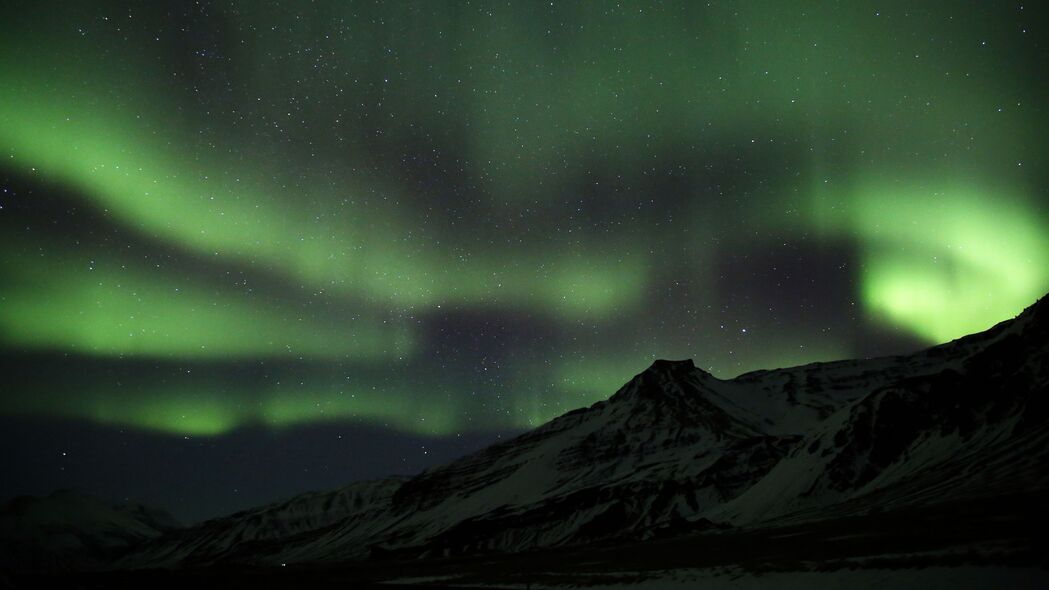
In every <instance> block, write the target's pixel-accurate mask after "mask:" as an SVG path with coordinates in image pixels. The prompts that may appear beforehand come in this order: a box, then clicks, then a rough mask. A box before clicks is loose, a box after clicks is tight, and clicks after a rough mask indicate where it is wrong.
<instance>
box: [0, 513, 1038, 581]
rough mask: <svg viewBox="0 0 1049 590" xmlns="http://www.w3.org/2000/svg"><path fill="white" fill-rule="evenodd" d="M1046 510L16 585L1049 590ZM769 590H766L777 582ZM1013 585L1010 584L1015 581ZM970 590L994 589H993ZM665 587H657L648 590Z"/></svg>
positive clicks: (886, 516) (879, 516)
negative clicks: (992, 584)
mask: <svg viewBox="0 0 1049 590" xmlns="http://www.w3.org/2000/svg"><path fill="white" fill-rule="evenodd" d="M1046 531H1049V505H1047V503H1046V502H1045V498H1044V497H1043V496H1041V495H1023V496H1009V497H1001V498H998V499H997V501H995V502H988V501H986V500H981V501H973V502H951V503H948V504H941V505H937V506H935V507H933V508H914V509H909V510H901V511H897V512H893V513H872V514H866V515H862V516H851V517H840V518H835V519H832V520H827V521H822V522H812V521H808V522H804V523H798V524H791V523H789V522H784V523H781V524H780V525H779V526H769V527H762V528H760V529H729V530H725V529H712V530H707V531H699V532H682V533H681V534H676V535H674V536H671V537H666V538H657V539H650V540H647V541H641V542H636V543H629V544H619V545H591V546H588V547H577V548H571V549H560V550H546V551H532V552H526V553H521V554H516V555H506V554H503V555H501V554H488V555H479V556H473V557H468V558H467V557H463V558H446V559H429V560H418V559H410V560H397V559H387V560H375V561H371V562H365V563H355V564H350V565H346V566H331V565H323V566H321V565H318V566H309V565H298V566H294V567H279V568H220V567H213V568H198V569H183V570H172V571H161V570H144V571H120V572H96V573H82V574H65V575H16V576H13V577H8V578H7V579H5V580H4V584H5V585H6V586H7V587H11V588H42V587H66V588H230V587H251V588H335V587H339V588H347V587H350V588H366V587H382V588H396V587H418V586H426V587H431V588H454V587H467V586H468V587H473V588H477V587H486V586H492V587H507V586H514V587H528V585H529V584H532V585H535V586H536V587H541V586H570V585H571V586H588V585H596V584H609V583H614V584H620V585H628V586H629V585H632V584H634V583H642V582H645V581H646V580H651V579H652V578H653V577H654V576H659V575H661V574H662V573H665V572H666V571H667V570H682V569H689V570H709V571H713V572H719V571H721V572H730V571H731V572H733V576H735V577H739V576H742V575H756V576H763V575H764V576H767V575H769V574H773V573H775V572H820V573H827V574H832V573H834V572H838V573H842V572H843V571H844V572H862V571H864V570H879V571H881V570H894V571H898V572H901V573H902V575H904V576H907V575H910V573H911V572H921V571H922V570H923V569H925V568H957V567H959V566H980V567H984V568H994V569H995V570H996V571H998V570H1000V571H1003V572H1005V571H1009V570H1014V571H1021V570H1022V571H1023V572H1025V573H1023V575H1022V576H1021V579H1024V580H1029V581H1030V584H1031V585H1030V586H1024V587H1034V588H1037V587H1049V586H1045V584H1047V583H1049V543H1047V536H1046ZM770 582H771V580H770ZM1003 583H1004V580H1003ZM1012 583H1015V577H1014V578H1013V579H1012ZM973 584H974V585H973V586H972V587H987V580H986V579H979V580H976V579H974V580H973ZM652 587H659V586H652Z"/></svg>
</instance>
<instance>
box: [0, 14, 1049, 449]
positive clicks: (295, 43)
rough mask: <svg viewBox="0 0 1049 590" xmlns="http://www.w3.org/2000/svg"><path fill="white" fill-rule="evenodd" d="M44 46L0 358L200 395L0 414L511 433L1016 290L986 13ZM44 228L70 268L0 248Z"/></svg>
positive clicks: (1040, 260)
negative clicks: (660, 364)
mask: <svg viewBox="0 0 1049 590" xmlns="http://www.w3.org/2000/svg"><path fill="white" fill-rule="evenodd" d="M60 12H61V13H60V14H53V11H50V10H48V9H47V7H45V6H42V5H40V6H38V5H34V4H32V3H24V4H21V5H20V6H19V10H17V11H12V13H13V14H15V16H14V17H13V18H10V19H8V20H7V21H6V22H4V23H3V24H0V31H2V35H0V80H2V82H3V83H2V84H0V155H2V156H3V164H2V167H3V168H2V170H3V171H4V175H5V176H4V178H6V179H7V180H5V181H4V187H5V193H4V195H3V201H2V203H0V204H3V206H4V209H3V210H0V214H2V215H4V216H5V217H6V219H4V226H3V230H2V231H3V234H2V235H0V243H2V245H3V248H4V250H3V254H2V255H0V347H2V350H3V351H4V352H5V354H8V355H28V356H29V357H32V358H35V357H33V355H73V356H83V357H89V360H90V362H96V363H99V364H100V365H105V366H107V367H110V366H113V367H122V366H124V365H125V364H127V363H131V362H136V363H146V366H147V367H148V366H151V365H148V363H150V362H155V363H159V364H163V365H164V366H165V367H167V366H169V365H172V364H176V365H179V366H183V365H184V366H185V367H189V368H192V367H194V366H205V365H206V366H207V367H211V368H210V369H209V372H208V373H207V374H208V375H211V377H210V378H200V377H194V376H192V373H190V374H189V375H188V376H187V375H185V374H183V375H181V376H179V375H178V374H169V372H167V371H168V370H167V369H164V371H160V370H157V369H148V368H147V369H141V371H142V374H141V375H138V376H137V377H136V378H135V380H134V381H135V382H134V384H133V385H128V384H126V383H125V384H123V385H118V383H117V382H116V380H114V379H113V378H112V377H111V376H107V375H108V373H107V372H106V371H99V372H97V373H93V374H92V376H91V377H90V378H85V379H86V382H84V383H78V384H74V383H72V382H70V381H67V380H60V381H51V380H49V378H48V377H47V376H38V377H33V378H32V379H28V380H26V381H25V382H23V383H18V384H17V386H12V387H8V388H5V389H7V391H4V392H3V394H2V396H0V413H5V414H11V415H19V416H21V415H34V416H54V417H62V418H72V419H77V420H88V421H93V422H97V423H99V424H106V425H115V426H120V427H124V426H127V427H133V428H140V429H146V430H155V431H158V432H163V433H169V434H178V435H197V436H200V435H220V434H226V433H230V432H233V431H236V430H237V429H238V428H242V427H264V428H274V429H280V428H286V427H290V426H297V425H305V424H313V423H318V422H337V421H346V422H348V423H355V422H364V423H369V424H375V425H381V426H383V427H388V428H391V429H394V430H396V431H400V432H411V433H415V434H423V435H427V436H447V435H451V434H453V433H458V432H463V431H479V430H485V429H519V428H525V427H531V426H535V425H537V424H540V423H542V422H543V421H545V420H548V419H549V418H551V417H553V416H556V415H558V414H560V413H562V412H564V411H567V410H570V409H573V408H575V407H579V406H582V405H586V404H589V403H593V402H594V401H596V400H599V399H603V398H606V397H608V396H609V395H611V394H612V393H613V392H614V391H615V389H616V388H617V387H618V386H619V385H621V384H622V383H623V382H624V381H626V380H627V379H629V377H630V376H632V375H633V374H635V373H637V372H639V371H640V370H642V369H643V368H644V367H645V366H646V365H647V364H648V363H649V362H651V360H652V359H653V358H657V357H690V358H695V359H696V362H697V364H698V365H699V366H702V367H705V368H707V369H709V370H711V371H712V372H714V373H715V374H716V375H718V376H721V377H729V376H732V375H735V374H738V373H740V372H743V371H747V370H752V369H758V368H770V367H773V366H787V365H792V364H800V363H805V362H812V361H822V360H835V359H839V358H847V357H850V356H855V355H862V354H870V353H872V352H877V353H881V354H884V353H888V352H903V351H905V349H906V347H907V346H910V347H914V346H918V345H931V344H936V343H940V342H945V341H948V340H951V339H953V338H957V337H960V336H963V335H965V334H968V333H971V332H974V331H979V330H983V329H986V328H988V327H990V326H991V325H993V324H994V323H996V322H998V321H1001V320H1004V319H1008V318H1010V317H1012V316H1014V315H1016V314H1017V313H1018V312H1020V311H1021V310H1022V309H1023V308H1024V307H1025V306H1026V305H1029V304H1030V303H1032V302H1034V301H1035V300H1036V299H1037V298H1038V297H1040V296H1041V295H1043V294H1044V293H1045V292H1046V291H1047V290H1049V205H1047V202H1049V199H1047V198H1046V197H1047V188H1049V187H1047V184H1046V183H1047V177H1046V176H1045V174H1044V172H1041V171H1043V170H1045V169H1046V166H1047V164H1049V151H1047V150H1046V148H1045V141H1044V138H1045V137H1046V133H1047V131H1049V129H1047V128H1046V121H1049V116H1047V113H1045V112H1044V107H1043V106H1042V105H1045V104H1049V101H1047V100H1046V99H1047V98H1049V97H1046V95H1045V92H1046V91H1045V88H1044V87H1042V85H1040V84H1038V83H1037V80H1038V79H1039V77H1040V76H1042V75H1043V70H1041V69H1040V67H1041V66H1042V65H1044V64H1041V63H1040V62H1039V56H1040V55H1041V54H1040V53H1039V51H1038V47H1037V43H1036V40H1035V37H1036V36H1037V35H1038V34H1039V32H1038V31H1036V30H1033V29H1032V30H1029V29H1028V28H1026V25H1025V24H1024V23H1025V22H1026V20H1025V19H1026V16H1025V14H1024V13H1023V9H1022V8H1017V7H1010V8H1008V9H1007V10H1004V11H1003V10H1002V9H1000V8H995V9H992V8H990V7H979V6H977V7H974V6H972V5H971V4H957V5H951V3H945V4H944V5H943V6H940V5H937V7H936V8H933V7H925V8H916V7H913V6H912V5H911V3H909V2H889V3H885V4H884V5H882V6H881V7H880V8H879V9H877V10H875V9H871V8H867V7H861V6H859V5H852V4H849V3H846V5H845V6H839V5H835V6H833V7H831V6H827V5H825V4H823V3H808V2H803V3H783V2H741V3H732V2H729V3H724V4H722V5H719V6H716V7H713V8H710V7H704V6H700V5H698V3H697V4H695V5H694V4H693V3H681V4H679V5H676V6H675V5H672V6H660V7H655V6H650V5H649V4H646V3H640V4H628V5H626V6H622V7H617V6H614V5H612V4H604V3H583V4H576V5H572V4H565V5H561V4H560V3H558V4H557V5H549V6H548V5H546V4H543V5H540V4H530V3H518V4H511V5H510V6H506V5H491V6H488V5H483V6H459V5H456V4H438V3H433V4H431V3H421V4H416V3H393V4H380V5H377V6H376V5H371V4H367V5H365V4H357V3H340V2H333V3H322V5H321V6H320V7H317V8H316V9H314V10H313V11H312V12H311V13H309V14H301V13H296V12H295V11H294V10H293V9H292V8H275V7H269V6H264V5H262V4H260V3H253V2H245V3H241V2H229V3H215V4H212V3H204V7H203V8H200V9H199V12H196V13H193V14H190V15H188V16H187V15H183V17H182V18H181V19H175V20H174V21H172V19H171V18H170V15H169V14H167V13H166V12H165V11H164V10H161V9H160V8H154V7H152V6H151V5H148V4H147V5H131V6H130V7H129V6H128V5H124V4H121V3H104V4H101V5H100V4H93V3H72V4H71V5H70V6H69V7H68V8H67V9H64V10H62V11H60ZM1041 34H1044V32H1042V33H1041ZM6 187H12V191H13V190H14V188H18V189H19V190H18V191H17V192H18V194H17V196H9V193H7V192H6ZM26 187H29V188H28V189H27V188H26ZM29 189H32V190H29ZM45 202H51V203H58V204H57V205H54V204H52V205H49V206H50V207H52V208H53V210H55V211H62V212H63V213H62V214H63V215H64V214H66V213H65V212H68V211H73V210H74V209H75V210H78V211H79V210H83V211H90V212H92V215H94V217H92V218H91V219H102V220H104V222H105V224H106V228H105V232H101V231H98V232H95V231H94V228H88V229H87V230H83V228H81V229H82V233H83V235H82V236H81V235H79V234H78V236H72V235H68V234H63V233H59V232H58V230H53V229H49V226H48V225H47V224H45V223H37V222H30V221H23V220H22V219H20V218H19V217H18V215H20V214H21V212H24V211H28V210H30V209H32V208H34V207H37V206H43V205H40V204H39V203H45ZM70 204H72V205H70ZM49 210H50V209H49ZM71 215H72V214H71ZM73 217H74V220H73V222H72V223H73V224H74V225H76V223H77V222H76V219H75V215H74V216H73ZM34 219H35V218H34ZM770 260H772V262H769V261H770ZM158 261H159V262H158ZM784 261H787V262H789V263H790V265H791V268H792V269H793V270H792V271H791V272H790V273H789V274H788V273H787V271H785V270H783V269H784V267H785V266H787V265H786V264H784ZM256 285H258V288H256ZM871 332H878V333H879V334H882V333H884V334H888V335H889V336H891V337H893V338H896V340H897V342H899V344H898V346H900V347H903V348H901V349H871V348H865V347H864V344H863V342H864V340H865V336H866V335H867V334H869V333H871ZM251 361H257V363H258V365H259V366H261V367H271V366H277V365H279V366H281V367H286V363H292V365H293V366H295V367H297V368H294V369H287V368H285V369H281V370H286V371H290V372H291V373H294V376H287V377H286V378H285V379H284V380H283V383H284V384H283V385H277V384H275V381H276V380H278V379H277V377H274V382H266V383H259V382H258V381H256V380H248V381H247V382H245V383H239V382H238V381H237V380H236V377H237V376H239V375H241V371H242V369H241V368H240V367H242V366H243V363H244V362H249V363H250V362H251ZM280 363H285V364H280ZM295 363H299V365H295ZM135 366H136V367H138V366H140V365H135ZM223 366H228V367H237V369H236V370H234V369H229V371H227V372H226V373H224V372H223V371H222V370H221V369H215V368H214V367H223ZM128 370H130V369H128ZM136 370H139V369H136ZM259 370H262V369H259ZM267 370H268V369H267ZM278 372H279V371H278ZM176 373H177V372H176ZM363 373H366V374H367V375H369V378H368V379H363V378H362V377H361V374H363ZM28 374H30V375H37V374H36V373H32V372H31V371H30V372H29V373H28Z"/></svg>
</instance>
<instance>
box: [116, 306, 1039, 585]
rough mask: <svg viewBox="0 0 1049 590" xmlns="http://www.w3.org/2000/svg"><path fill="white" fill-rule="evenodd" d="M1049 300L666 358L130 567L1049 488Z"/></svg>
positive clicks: (693, 524)
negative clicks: (568, 407)
mask: <svg viewBox="0 0 1049 590" xmlns="http://www.w3.org/2000/svg"><path fill="white" fill-rule="evenodd" d="M1047 307H1049V303H1047V301H1046V300H1045V299H1043V300H1042V301H1041V302H1039V303H1038V304H1036V305H1034V306H1032V307H1031V308H1029V309H1028V310H1027V311H1025V312H1024V313H1023V314H1021V316H1019V317H1018V318H1017V319H1015V320H1012V321H1009V322H1003V323H1002V324H999V325H998V326H995V327H994V328H992V329H991V330H988V331H987V332H984V333H981V334H976V335H973V336H969V337H966V338H963V339H960V340H957V341H954V342H951V343H948V344H944V345H941V346H938V347H935V348H931V349H928V350H925V351H922V352H919V353H916V354H913V355H906V356H898V357H890V358H880V359H870V360H856V361H842V362H834V363H815V364H810V365H805V366H802V367H794V368H790V369H779V370H773V371H758V372H753V373H748V374H745V375H741V376H739V377H737V378H735V379H731V380H719V379H716V378H715V377H713V376H711V375H710V374H708V373H706V372H704V371H702V370H700V369H698V368H696V367H695V366H694V364H693V363H692V361H657V362H655V363H654V364H653V365H652V366H651V367H649V368H648V369H647V370H645V371H644V372H642V373H641V374H639V375H637V376H636V377H634V378H633V379H632V380H631V381H630V382H628V383H627V384H625V385H624V386H623V387H622V388H621V389H620V390H619V391H618V392H616V393H615V394H614V395H613V396H612V397H611V398H609V399H608V400H607V401H603V402H599V403H597V404H594V405H593V406H591V407H589V408H585V409H580V410H576V411H573V412H570V413H568V414H565V415H564V416H561V417H559V418H557V419H555V420H553V421H551V422H549V423H547V424H546V425H544V426H541V427H539V428H537V429H536V430H534V431H531V432H528V433H526V434H524V435H521V436H519V437H517V438H515V439H513V440H510V441H507V442H503V443H500V444H497V445H494V446H492V447H489V448H487V449H484V450H482V451H480V452H477V453H475V454H473V455H470V456H467V457H464V458H462V459H460V460H458V461H455V462H452V463H450V464H448V465H445V466H443V467H439V468H436V469H432V470H430V471H428V472H425V473H423V474H421V475H419V476H417V477H414V478H411V479H407V480H384V481H379V482H368V483H363V484H355V485H354V486H350V487H348V488H345V489H344V490H339V491H336V492H332V493H328V494H311V495H305V496H301V497H298V498H295V499H293V500H291V501H288V502H284V503H280V504H275V505H272V506H268V507H264V508H260V509H257V510H252V511H247V512H243V513H239V514H235V515H232V516H230V517H226V518H222V519H216V520H214V521H210V522H208V523H205V524H203V525H201V526H198V527H194V528H192V529H188V530H184V531H179V532H178V533H177V534H171V535H167V536H165V537H163V538H160V539H157V540H156V541H154V542H151V543H150V544H148V546H147V547H145V548H144V549H142V550H141V551H139V552H137V553H135V554H133V555H132V556H130V557H129V558H128V559H127V560H126V561H125V562H124V565H126V566H156V565H164V566H174V565H180V564H181V565H186V564H207V563H219V562H238V563H260V564H278V563H299V562H324V561H335V560H345V559H357V558H364V557H367V556H377V555H379V556H381V555H390V554H392V555H400V556H411V557H425V556H434V555H449V554H461V553H475V552H483V551H510V552H512V551H520V550H527V549H533V548H539V547H551V546H562V545H574V544H580V543H587V542H593V541H604V542H617V541H628V540H636V539H644V538H649V537H652V536H656V535H669V534H675V533H679V532H682V531H689V530H697V529H702V528H710V527H725V526H759V525H762V524H767V523H771V522H779V521H799V520H801V521H803V520H805V519H815V518H828V517H829V516H832V515H846V514H856V513H865V512H869V511H873V510H893V509H898V508H903V507H907V506H916V505H917V506H921V505H927V504H935V503H942V502H946V501H950V500H964V499H972V498H984V497H987V498H989V497H993V496H994V495H995V494H999V493H1003V492H1010V493H1015V492H1030V491H1037V490H1045V489H1049V469H1045V467H1046V466H1049V461H1047V459H1049V426H1047V425H1049V402H1047V399H1049V398H1047V393H1049V391H1047V388H1049V328H1047V325H1049V311H1047Z"/></svg>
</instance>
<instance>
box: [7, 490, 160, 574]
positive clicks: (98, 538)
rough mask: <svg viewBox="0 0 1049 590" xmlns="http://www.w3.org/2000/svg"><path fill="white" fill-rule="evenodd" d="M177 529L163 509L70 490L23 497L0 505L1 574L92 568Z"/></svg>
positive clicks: (106, 563)
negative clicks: (122, 503)
mask: <svg viewBox="0 0 1049 590" xmlns="http://www.w3.org/2000/svg"><path fill="white" fill-rule="evenodd" d="M178 526H179V525H178V523H177V522H176V521H175V519H174V518H173V517H171V516H170V515H169V514H167V513H166V512H164V511H162V510H158V509H154V508H146V507H144V506H140V505H126V506H119V507H114V506H110V505H109V504H106V503H105V502H103V501H101V500H99V499H97V498H94V497H91V496H87V495H84V494H80V493H77V492H74V491H69V490H61V491H58V492H55V493H53V494H51V495H49V496H46V497H43V498H37V497H31V496H21V497H18V498H14V499H12V500H9V501H8V502H5V503H4V504H3V505H2V506H0V570H5V569H18V570H22V571H26V570H30V571H50V572H53V571H63V570H83V569H93V568H96V567H100V566H102V565H109V564H110V563H111V561H112V559H113V558H114V557H116V556H118V555H120V554H121V553H123V552H126V551H127V550H128V549H129V548H132V547H135V546H138V545H141V544H142V543H143V542H144V541H146V540H148V539H153V538H157V537H159V536H160V535H161V534H163V533H164V532H166V531H170V530H173V529H174V528H176V527H178Z"/></svg>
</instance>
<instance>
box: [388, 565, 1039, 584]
mask: <svg viewBox="0 0 1049 590" xmlns="http://www.w3.org/2000/svg"><path fill="white" fill-rule="evenodd" d="M456 577H457V576H438V577H431V578H403V579H397V580H389V581H388V582H387V583H390V584H420V585H421V587H426V586H428V585H431V584H436V585H441V584H442V583H444V584H452V585H454V586H456V587H462V588H466V587H474V588H507V589H522V590H523V589H528V590H566V589H568V588H573V589H575V588H579V589H582V590H625V589H627V588H629V589H636V590H686V589H687V590H729V589H731V590H768V589H770V588H771V589H775V590H795V589H797V590H832V589H839V588H847V589H849V590H881V589H883V588H892V589H893V590H964V589H967V588H995V589H997V588H1009V589H1010V590H1044V589H1045V588H1049V570H1044V569H1039V568H1008V567H999V566H958V567H929V568H922V569H841V570H837V571H828V572H768V573H755V572H749V571H745V570H739V569H732V568H717V569H705V570H696V569H680V570H667V571H663V572H644V573H641V572H620V573H615V574H613V573H602V574H600V575H599V577H596V578H590V579H576V580H575V581H573V582H571V583H565V584H557V585H551V584H547V583H541V582H536V583H532V584H525V583H516V584H506V583H503V584H478V583H461V584H458V583H455V578H456ZM591 584H594V585H591Z"/></svg>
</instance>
